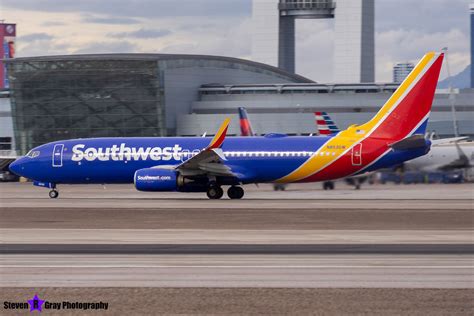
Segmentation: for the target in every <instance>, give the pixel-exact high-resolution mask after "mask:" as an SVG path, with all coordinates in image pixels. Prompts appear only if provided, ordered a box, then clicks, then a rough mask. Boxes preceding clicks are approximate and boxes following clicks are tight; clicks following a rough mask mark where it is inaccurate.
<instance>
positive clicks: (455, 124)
mask: <svg viewBox="0 0 474 316" xmlns="http://www.w3.org/2000/svg"><path fill="white" fill-rule="evenodd" d="M442 51H443V53H444V57H445V60H446V70H447V72H448V78H447V80H448V94H449V97H448V99H449V104H450V105H451V114H452V118H453V128H454V137H459V128H458V120H457V119H456V107H455V105H454V104H455V101H456V95H455V93H454V89H453V84H452V83H453V82H452V78H451V72H450V71H449V62H448V48H447V47H444V48H443V49H442Z"/></svg>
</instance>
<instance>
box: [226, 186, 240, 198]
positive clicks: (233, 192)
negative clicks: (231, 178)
mask: <svg viewBox="0 0 474 316" xmlns="http://www.w3.org/2000/svg"><path fill="white" fill-rule="evenodd" d="M227 195H228V196H229V198H231V199H241V198H242V197H243V196H244V189H242V188H241V187H235V186H231V187H230V188H229V189H228V190H227Z"/></svg>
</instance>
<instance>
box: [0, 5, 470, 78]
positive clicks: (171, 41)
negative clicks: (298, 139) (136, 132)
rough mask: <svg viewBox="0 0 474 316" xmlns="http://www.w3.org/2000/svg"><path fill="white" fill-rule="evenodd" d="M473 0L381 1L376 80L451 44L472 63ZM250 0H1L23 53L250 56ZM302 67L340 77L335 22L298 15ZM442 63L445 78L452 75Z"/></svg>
mask: <svg viewBox="0 0 474 316" xmlns="http://www.w3.org/2000/svg"><path fill="white" fill-rule="evenodd" d="M470 2H472V1H471V0H375V8H376V13H375V32H376V35H375V42H376V80H377V81H381V82H382V81H391V78H392V67H393V65H394V63H396V62H401V61H412V62H416V61H417V60H418V59H419V58H420V57H421V56H422V55H423V54H424V52H426V51H428V50H439V49H441V48H442V47H445V46H447V47H449V64H450V68H451V72H452V73H453V74H456V73H458V72H460V71H461V70H463V69H464V68H465V67H466V66H467V65H468V64H469V58H470V55H469V11H468V6H469V3H470ZM251 11H252V10H251V0H108V1H100V0H74V1H73V0H0V19H4V20H5V21H6V22H12V23H17V25H18V26H17V36H18V37H17V46H16V48H17V49H16V51H17V56H18V57H20V56H39V55H57V54H82V53H125V52H127V53H189V54H211V55H225V56H233V57H240V58H246V59H251V33H252V32H251V31H252V29H251V13H252V12H251ZM296 28H297V44H296V50H297V64H296V71H297V73H299V74H301V75H304V76H307V77H309V78H311V79H313V80H316V81H319V82H331V81H332V78H333V57H332V56H333V51H334V47H333V46H334V21H333V20H297V24H296ZM446 74H447V73H446V70H443V74H442V77H443V78H444V77H446Z"/></svg>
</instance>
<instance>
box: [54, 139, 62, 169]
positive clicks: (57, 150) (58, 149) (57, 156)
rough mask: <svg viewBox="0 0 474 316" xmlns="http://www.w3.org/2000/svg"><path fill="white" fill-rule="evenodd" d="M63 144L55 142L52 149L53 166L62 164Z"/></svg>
mask: <svg viewBox="0 0 474 316" xmlns="http://www.w3.org/2000/svg"><path fill="white" fill-rule="evenodd" d="M63 150H64V144H56V145H54V149H53V167H62V166H63Z"/></svg>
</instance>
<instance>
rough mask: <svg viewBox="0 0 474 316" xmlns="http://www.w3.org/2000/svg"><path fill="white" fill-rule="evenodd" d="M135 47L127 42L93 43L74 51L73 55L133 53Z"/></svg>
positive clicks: (135, 49)
mask: <svg viewBox="0 0 474 316" xmlns="http://www.w3.org/2000/svg"><path fill="white" fill-rule="evenodd" d="M136 51H137V47H136V45H134V44H133V43H131V42H128V41H112V42H94V43H91V44H88V45H86V46H84V47H81V48H79V49H76V50H74V52H73V53H74V54H108V53H135V52H136Z"/></svg>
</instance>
